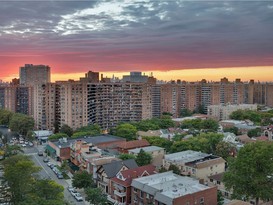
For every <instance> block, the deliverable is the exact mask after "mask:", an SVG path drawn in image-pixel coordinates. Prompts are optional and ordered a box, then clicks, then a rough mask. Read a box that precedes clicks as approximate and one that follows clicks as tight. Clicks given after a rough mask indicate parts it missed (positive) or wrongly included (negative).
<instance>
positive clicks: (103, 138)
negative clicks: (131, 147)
mask: <svg viewBox="0 0 273 205" xmlns="http://www.w3.org/2000/svg"><path fill="white" fill-rule="evenodd" d="M78 140H82V141H85V142H87V143H92V144H93V145H97V144H100V143H105V142H115V141H120V140H124V141H126V139H125V138H122V137H117V136H113V135H97V136H89V137H81V138H77V139H67V142H62V143H60V141H59V140H53V141H51V142H52V143H54V144H55V145H56V146H61V147H62V148H65V147H70V145H71V144H73V143H74V142H75V141H78Z"/></svg>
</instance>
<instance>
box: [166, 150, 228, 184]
mask: <svg viewBox="0 0 273 205" xmlns="http://www.w3.org/2000/svg"><path fill="white" fill-rule="evenodd" d="M225 162H226V161H225V160H224V159H223V158H222V157H218V156H214V155H211V154H206V153H202V152H196V151H192V150H187V151H183V152H177V153H173V154H167V155H165V158H164V167H165V168H166V169H168V168H169V166H170V165H171V164H173V165H176V166H177V167H179V169H180V171H181V175H184V176H190V177H193V178H196V179H199V180H202V181H204V183H206V182H207V181H209V178H208V177H209V176H211V175H215V174H218V173H222V172H225Z"/></svg>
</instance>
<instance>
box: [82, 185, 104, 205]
mask: <svg viewBox="0 0 273 205" xmlns="http://www.w3.org/2000/svg"><path fill="white" fill-rule="evenodd" d="M85 194H86V198H85V200H86V201H88V202H90V204H96V205H103V204H106V203H107V197H106V195H105V194H103V192H102V190H101V189H100V188H87V189H85Z"/></svg>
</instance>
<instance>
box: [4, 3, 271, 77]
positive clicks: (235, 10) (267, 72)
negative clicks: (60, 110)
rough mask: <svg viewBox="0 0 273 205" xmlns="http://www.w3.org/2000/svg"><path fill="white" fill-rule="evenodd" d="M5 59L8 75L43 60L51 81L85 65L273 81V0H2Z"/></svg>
mask: <svg viewBox="0 0 273 205" xmlns="http://www.w3.org/2000/svg"><path fill="white" fill-rule="evenodd" d="M0 62H1V67H0V79H3V80H10V79H11V78H13V77H18V75H19V67H20V66H23V65H24V64H45V65H49V66H50V67H51V72H52V80H53V81H55V80H65V79H75V78H76V79H77V78H79V77H80V76H83V75H84V73H85V72H87V71H88V70H93V71H98V72H102V73H103V74H104V76H108V77H112V75H113V74H115V76H121V75H122V74H127V73H128V72H129V71H142V72H144V73H146V74H149V75H150V73H151V72H152V73H153V75H154V76H155V77H157V78H158V79H162V80H175V79H182V80H201V79H203V78H205V79H208V80H219V79H220V78H222V77H228V78H231V79H235V78H241V79H243V80H249V79H255V80H260V81H272V75H273V1H261V0H259V1H244V0H241V1H240V0H238V1H231V0H228V1H220V0H214V1H202V0H200V1H189V0H184V1H183V0H168V1H167V0H111V1H109V0H93V1H87V0H85V1H71V0H66V1H61V0H59V1H41V0H36V1H26V0H25V1H24V0H21V1H13V0H10V1H3V0H0Z"/></svg>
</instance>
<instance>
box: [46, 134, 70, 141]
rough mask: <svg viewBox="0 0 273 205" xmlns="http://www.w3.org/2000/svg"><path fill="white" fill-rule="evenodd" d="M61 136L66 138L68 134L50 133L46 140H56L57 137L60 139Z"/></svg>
mask: <svg viewBox="0 0 273 205" xmlns="http://www.w3.org/2000/svg"><path fill="white" fill-rule="evenodd" d="M61 138H68V135H67V134H65V133H57V134H54V135H51V136H50V137H49V138H48V140H57V139H61Z"/></svg>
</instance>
